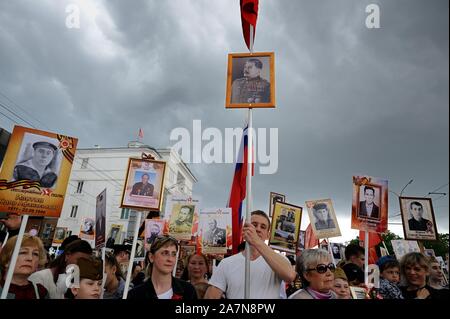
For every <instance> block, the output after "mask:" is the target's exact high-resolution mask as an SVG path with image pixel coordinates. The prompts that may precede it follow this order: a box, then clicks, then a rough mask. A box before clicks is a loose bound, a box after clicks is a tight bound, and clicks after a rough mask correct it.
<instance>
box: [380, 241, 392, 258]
mask: <svg viewBox="0 0 450 319" xmlns="http://www.w3.org/2000/svg"><path fill="white" fill-rule="evenodd" d="M381 242H382V243H383V246H384V249H386V252H387V254H388V255H390V253H389V249H387V247H386V244H385V243H384V240H382V241H381Z"/></svg>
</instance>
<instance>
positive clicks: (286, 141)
mask: <svg viewBox="0 0 450 319" xmlns="http://www.w3.org/2000/svg"><path fill="white" fill-rule="evenodd" d="M370 3H376V4H378V5H379V6H380V10H381V19H380V21H381V27H380V28H379V29H368V28H366V25H365V20H366V17H367V13H366V12H365V8H366V6H367V5H368V4H370ZM69 4H76V5H78V7H79V8H80V28H79V29H76V28H72V29H69V28H67V27H66V18H67V16H68V13H66V8H67V5H69ZM448 5H449V4H448V1H447V0H433V1H427V0H396V1H392V0H390V1H389V0H378V1H365V0H340V1H336V0H308V1H307V0H303V1H300V0H295V1H294V0H291V1H288V0H282V1H280V0H262V1H260V11H259V19H258V24H257V31H256V40H255V47H254V49H255V51H261V52H263V51H273V52H275V69H276V100H277V108H276V109H270V110H264V109H257V110H255V111H254V118H253V121H254V125H255V126H256V127H263V128H270V127H273V128H278V130H279V145H278V150H279V168H278V171H277V173H276V174H273V175H256V176H255V177H254V179H253V190H254V208H256V209H263V210H265V211H267V210H268V204H269V192H270V191H275V192H279V193H283V194H285V195H286V197H287V201H288V202H290V203H293V204H297V205H300V206H304V202H305V200H313V199H320V198H331V199H332V200H333V203H334V207H335V210H336V212H337V216H338V219H339V222H340V226H341V229H342V230H343V232H344V233H345V236H343V237H341V238H336V239H335V241H344V240H348V239H350V238H352V237H354V236H355V235H356V234H357V231H353V230H350V213H351V200H352V198H351V197H352V176H353V175H357V174H367V175H371V176H376V177H382V178H386V179H388V180H389V187H390V189H392V190H393V191H395V192H400V190H401V189H402V187H403V186H404V185H405V184H406V183H407V182H408V181H409V180H410V179H414V182H413V183H412V184H411V185H409V186H408V188H407V189H406V191H405V193H404V194H405V195H410V196H423V195H427V193H428V192H430V191H433V190H435V189H437V188H438V187H440V186H442V185H445V186H444V187H442V188H441V189H439V190H438V191H439V192H446V193H447V192H448V191H449V189H448V176H449V169H448V168H449V157H448V156H449V155H448V153H449V114H448V113H449V90H448V87H449V73H448V72H449V71H448V69H449V59H448V57H449V40H448V38H449V34H448V32H449V31H448V30H449V25H448V24H449V16H448V12H449V10H448V9H449V8H448ZM0 43H1V45H0V92H1V93H2V94H4V95H6V96H7V97H8V98H10V99H11V100H12V101H14V102H15V103H17V104H18V105H20V106H21V107H23V108H24V109H26V111H27V113H28V114H26V113H24V112H22V111H21V110H20V109H19V108H18V107H16V106H15V105H14V104H13V103H12V102H10V101H8V100H7V99H6V98H5V97H4V96H1V95H0V102H2V103H4V104H7V105H9V106H10V107H11V108H12V109H13V110H14V111H15V112H17V113H18V114H20V115H21V116H22V117H24V118H25V119H27V120H28V121H30V122H32V124H33V125H35V126H37V127H38V128H41V129H44V130H45V129H46V130H51V131H53V132H58V133H63V134H67V135H71V136H75V137H78V138H79V147H92V146H93V145H95V144H98V145H100V146H102V147H115V146H125V145H126V144H127V142H128V141H130V140H133V139H135V138H136V135H137V132H138V130H139V128H141V127H142V128H143V130H144V142H145V143H146V144H149V145H152V146H154V147H168V146H170V145H172V144H173V142H170V141H169V135H170V132H171V131H172V129H174V128H176V127H186V128H188V129H189V130H190V131H191V132H192V123H193V120H196V119H197V120H201V121H202V126H203V127H204V128H206V127H216V128H219V129H220V130H221V131H222V132H224V129H225V128H227V127H241V126H242V125H243V123H244V120H245V117H246V111H245V110H226V109H225V107H224V103H225V102H224V101H225V85H226V71H227V70H226V67H227V54H228V53H231V52H247V49H246V47H245V44H244V41H243V37H242V31H241V22H240V13H239V1H238V0H214V1H211V0H170V1H165V0H153V1H152V0H147V1H143V0H142V1H120V0H115V1H114V0H112V1H101V0H97V1H94V0H92V1H83V0H71V1H63V0H59V1H55V0H40V1H31V0H29V1H22V0H15V1H7V0H0ZM0 111H2V112H4V113H6V111H5V110H4V109H0ZM18 123H19V124H22V125H23V124H25V123H23V122H21V121H18ZM13 125H14V123H13V122H12V121H11V120H9V119H7V118H5V117H4V116H3V115H1V114H0V126H1V127H4V128H6V129H8V130H11V129H12V127H13ZM190 167H191V169H192V170H193V172H194V174H195V175H196V176H197V178H198V179H199V182H198V184H197V185H196V186H195V188H194V193H195V194H196V195H199V196H201V198H202V200H203V203H204V204H203V206H205V207H213V206H216V207H217V206H223V205H224V204H226V202H227V199H228V195H229V190H230V185H231V179H232V176H233V172H234V165H233V164H209V165H208V164H191V165H190ZM432 198H434V199H435V201H434V209H435V213H436V218H437V221H438V230H439V232H448V222H449V218H448V212H449V201H448V196H444V197H441V196H440V195H433V196H432ZM389 201H390V202H389V214H390V215H396V214H397V213H398V212H399V204H398V200H397V198H396V196H395V195H393V194H390V196H389ZM304 213H305V214H304V218H303V221H302V227H301V228H302V229H305V228H306V226H307V224H308V222H309V221H308V218H307V214H306V210H305V212H304ZM390 221H392V222H397V223H398V222H401V219H400V218H398V217H397V218H393V219H390ZM390 229H391V230H392V231H394V232H395V233H397V234H399V235H401V236H403V233H402V228H401V226H399V225H394V224H391V225H390Z"/></svg>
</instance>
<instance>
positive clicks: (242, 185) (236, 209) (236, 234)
mask: <svg viewBox="0 0 450 319" xmlns="http://www.w3.org/2000/svg"><path fill="white" fill-rule="evenodd" d="M247 133H248V127H246V128H245V129H244V132H243V136H242V143H241V146H240V149H239V155H238V159H237V161H236V169H235V171H234V177H233V184H232V185H231V192H230V199H229V200H228V205H227V207H230V208H231V210H232V211H231V214H232V215H231V216H232V217H231V222H232V223H231V224H232V229H233V231H232V237H233V240H232V242H233V246H232V247H233V254H236V253H237V252H238V251H237V248H238V246H239V244H240V243H241V241H242V234H241V227H242V201H243V200H244V199H245V196H246V188H247V163H248V161H247V155H248V152H247V150H248V135H247ZM253 162H254V161H253ZM254 165H255V164H253V165H252V175H253V174H254V171H253V169H254Z"/></svg>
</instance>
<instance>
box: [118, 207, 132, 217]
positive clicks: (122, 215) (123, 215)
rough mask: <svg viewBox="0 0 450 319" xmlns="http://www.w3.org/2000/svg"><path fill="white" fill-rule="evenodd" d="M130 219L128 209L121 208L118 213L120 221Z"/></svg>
mask: <svg viewBox="0 0 450 319" xmlns="http://www.w3.org/2000/svg"><path fill="white" fill-rule="evenodd" d="M129 217H130V209H129V208H122V212H121V213H120V219H128V218H129Z"/></svg>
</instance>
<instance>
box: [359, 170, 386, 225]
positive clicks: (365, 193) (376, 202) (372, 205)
mask: <svg viewBox="0 0 450 319" xmlns="http://www.w3.org/2000/svg"><path fill="white" fill-rule="evenodd" d="M387 223H388V181H387V180H384V179H381V178H377V177H372V176H353V202H352V229H359V230H363V231H368V232H375V233H384V232H385V231H386V230H387V226H388V224H387Z"/></svg>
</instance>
